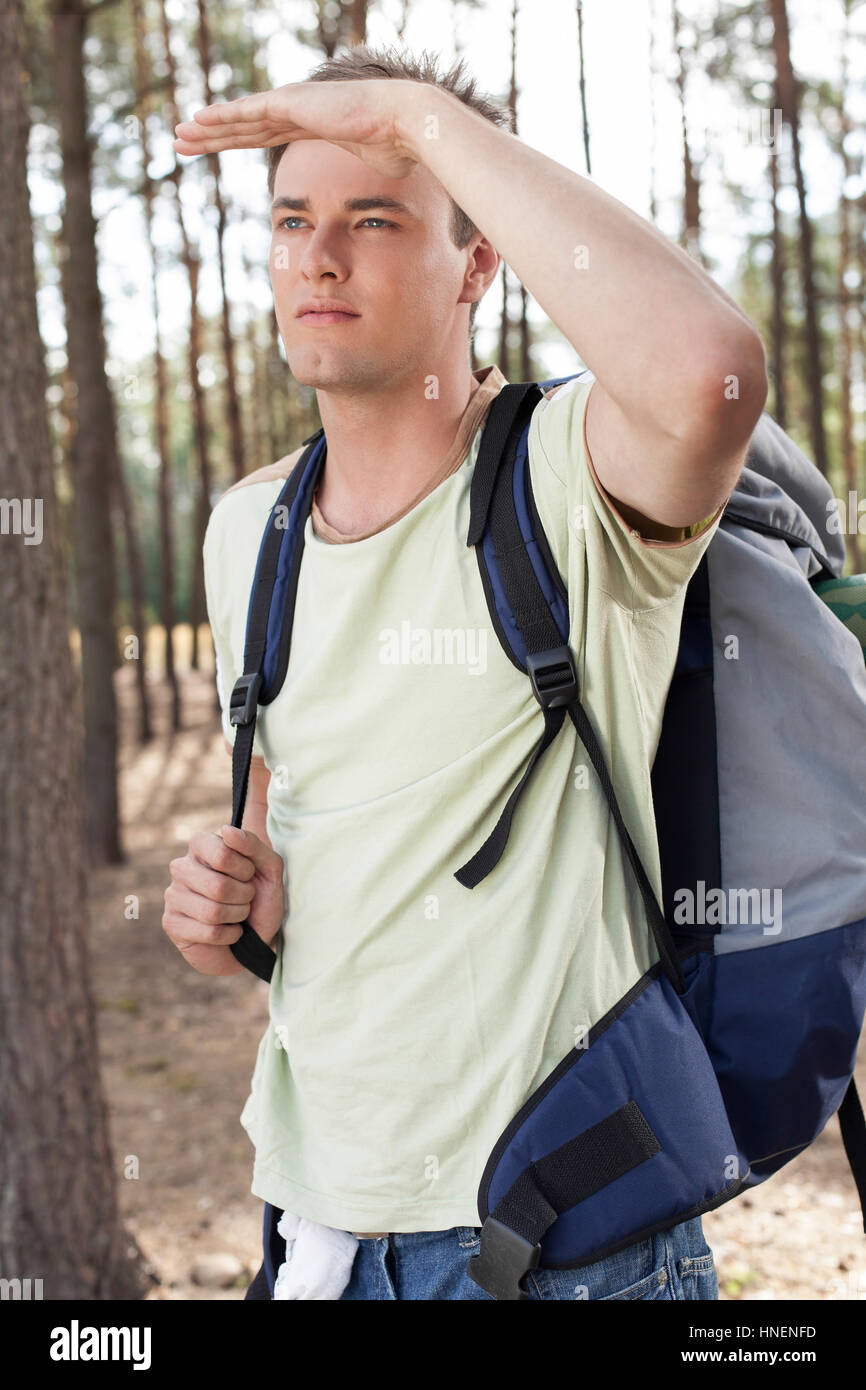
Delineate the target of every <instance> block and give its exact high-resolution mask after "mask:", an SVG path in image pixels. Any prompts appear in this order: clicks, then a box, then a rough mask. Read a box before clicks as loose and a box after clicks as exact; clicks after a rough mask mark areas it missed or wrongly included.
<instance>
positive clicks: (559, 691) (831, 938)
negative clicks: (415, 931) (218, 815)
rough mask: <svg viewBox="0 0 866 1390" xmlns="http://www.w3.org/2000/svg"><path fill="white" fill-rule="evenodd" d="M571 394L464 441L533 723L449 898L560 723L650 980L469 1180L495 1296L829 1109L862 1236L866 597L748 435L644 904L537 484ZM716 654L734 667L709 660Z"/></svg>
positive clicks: (252, 688) (247, 701)
mask: <svg viewBox="0 0 866 1390" xmlns="http://www.w3.org/2000/svg"><path fill="white" fill-rule="evenodd" d="M584 375H588V373H576V374H574V376H575V377H580V376H584ZM572 379H573V378H572V377H562V378H556V379H551V380H548V381H545V382H541V383H532V382H524V383H518V384H512V385H507V386H505V387H504V388H503V389H502V391H501V392H500V394H499V395H498V396H497V397H496V399H495V400H494V401H493V403H492V404H491V407H490V410H489V414H488V417H487V420H486V422H485V426H484V430H483V433H482V438H481V442H480V447H479V452H478V457H477V460H476V464H475V469H474V473H473V477H472V482H471V493H470V524H469V534H468V536H467V544H468V545H471V546H474V547H475V551H476V555H477V558H478V565H479V571H480V574H481V578H482V582H483V587H484V593H485V595H486V598H487V605H488V610H489V614H490V620H491V624H492V626H493V629H494V631H495V633H496V636H497V638H498V639H499V641H500V643H501V644H502V646H503V648H504V650H505V652H506V654H508V655H509V656H510V657H511V659H512V661H513V662H514V663H515V664H516V665H517V666H518V667H519V668H520V669H521V670H523V671H525V672H526V674H527V676H528V678H529V680H530V682H531V685H532V689H533V692H534V695H535V697H536V699H537V701H538V703H539V705H540V707H541V710H542V713H543V717H544V726H543V731H542V732H541V735H540V738H539V742H538V744H537V746H536V748H535V750H534V752H533V754H532V756H531V758H530V760H529V762H528V765H527V767H526V769H525V772H524V774H523V777H522V778H521V780H520V782H519V783H518V785H517V786H516V787H515V789H514V791H513V792H512V794H511V796H510V797H509V798H508V801H507V802H506V803H505V805H504V807H503V808H502V811H501V814H500V816H499V820H498V821H497V823H496V826H495V827H494V829H493V831H492V832H491V834H490V835H489V836H488V838H487V839H486V841H485V842H484V844H483V845H481V846H480V848H479V849H478V850H477V851H476V852H475V853H474V854H473V855H472V857H471V858H470V859H469V860H468V861H467V862H466V863H465V864H464V865H462V866H461V867H460V868H459V869H458V870H457V871H456V873H455V877H456V878H457V880H458V881H459V882H460V883H461V884H463V885H464V886H465V887H466V888H467V889H470V890H471V889H472V888H473V887H475V886H476V885H477V884H478V883H480V882H481V881H482V879H483V878H485V877H486V875H487V874H488V873H490V872H491V871H492V870H493V869H494V868H495V866H496V864H497V862H498V860H499V859H500V857H501V855H502V854H503V852H504V850H505V848H506V845H507V841H508V834H509V830H510V827H511V823H512V820H513V816H514V814H515V809H516V806H517V802H518V800H519V798H520V794H521V792H522V790H523V788H524V787H525V785H526V783H527V780H528V778H529V777H530V776H531V773H532V771H533V768H534V767H535V766H536V764H537V762H538V760H539V758H540V757H541V756H542V754H543V753H544V750H545V749H546V748H547V747H548V746H549V744H550V743H551V742H552V740H553V739H554V738H555V737H556V735H557V734H558V732H559V731H560V729H561V728H562V726H563V724H564V722H565V719H566V717H568V718H570V719H571V720H572V722H573V724H574V726H575V728H576V731H577V735H578V737H579V739H580V740H581V742H582V743H583V745H584V747H585V749H586V752H587V754H588V755H589V758H590V760H591V762H592V764H593V767H594V769H595V772H596V774H597V775H598V777H599V779H600V782H601V785H602V788H603V790H604V794H605V797H606V799H607V802H608V805H609V808H610V813H611V815H612V817H613V820H614V823H615V825H616V828H617V832H618V834H619V836H620V839H621V843H622V845H623V849H624V852H625V856H626V858H627V860H628V863H629V865H630V868H631V871H632V872H633V873H634V875H635V878H636V881H637V884H638V886H639V889H640V893H641V897H642V900H643V903H644V906H645V909H646V917H647V925H648V928H649V930H650V932H651V933H652V937H653V942H654V945H655V949H656V953H657V959H656V960H655V962H654V964H653V965H652V966H651V968H650V969H649V970H648V971H647V973H646V974H645V975H644V976H643V977H642V978H641V979H639V980H638V981H637V982H636V983H635V984H634V985H633V986H632V988H631V989H630V990H629V991H628V993H627V994H626V995H625V996H624V997H623V998H622V999H620V1000H619V1001H618V1002H617V1003H616V1005H615V1006H614V1007H613V1008H612V1009H610V1010H609V1011H608V1013H607V1014H605V1015H604V1017H602V1018H598V1019H596V1020H594V1021H593V1023H592V1026H591V1028H590V1030H589V1032H588V1034H587V1035H586V1037H584V1038H583V1039H582V1040H581V1042H580V1044H579V1045H577V1046H575V1047H572V1048H571V1049H570V1050H569V1053H568V1054H567V1055H566V1056H565V1057H563V1058H562V1060H561V1061H560V1062H559V1064H558V1065H557V1066H556V1067H555V1068H554V1070H553V1071H552V1072H551V1073H550V1074H549V1075H548V1076H547V1077H546V1078H545V1079H544V1081H543V1082H542V1083H541V1084H540V1085H539V1086H538V1087H537V1089H536V1090H535V1091H534V1092H533V1093H532V1094H531V1095H529V1096H528V1098H527V1099H526V1101H525V1102H524V1104H523V1105H522V1106H521V1108H520V1110H519V1111H518V1113H517V1114H516V1115H515V1116H514V1118H513V1119H512V1120H511V1122H510V1124H509V1125H508V1127H507V1128H506V1129H505V1131H504V1132H503V1133H502V1135H501V1136H500V1138H499V1139H498V1140H497V1142H496V1144H495V1146H494V1148H493V1150H492V1152H491V1154H490V1156H489V1158H488V1160H487V1163H486V1166H485V1169H484V1172H483V1174H482V1175H481V1178H480V1184H479V1190H478V1211H479V1216H480V1219H481V1239H480V1247H479V1253H478V1254H477V1255H474V1256H472V1257H471V1258H470V1259H469V1261H468V1264H467V1273H468V1274H469V1276H470V1277H471V1278H472V1279H473V1280H474V1281H475V1282H476V1283H477V1284H479V1285H480V1286H481V1287H482V1288H483V1289H485V1290H486V1291H487V1293H488V1294H489V1295H490V1296H491V1297H493V1298H497V1299H509V1300H510V1299H522V1298H527V1297H528V1295H527V1293H526V1291H525V1289H524V1287H523V1284H522V1282H521V1281H522V1280H523V1277H524V1275H525V1274H526V1273H527V1272H528V1271H529V1270H530V1269H533V1268H536V1267H539V1266H542V1267H546V1268H555V1269H560V1268H579V1267H580V1266H581V1265H586V1264H590V1263H593V1262H595V1261H596V1260H600V1259H603V1258H604V1257H606V1256H607V1255H610V1254H612V1253H613V1252H614V1251H616V1250H619V1249H622V1248H624V1247H626V1246H628V1245H631V1244H633V1243H634V1242H636V1241H638V1240H641V1239H644V1238H646V1237H648V1236H650V1235H652V1234H654V1233H655V1232H658V1231H663V1230H667V1229H669V1228H670V1227H672V1226H674V1225H677V1224H678V1223H680V1222H682V1221H685V1220H688V1219H690V1218H693V1217H695V1216H698V1215H701V1214H702V1213H703V1212H706V1211H710V1210H712V1209H714V1208H715V1207H718V1206H720V1205H721V1204H722V1203H724V1202H726V1201H729V1200H730V1199H731V1198H733V1197H735V1196H737V1195H739V1194H741V1193H743V1192H745V1191H747V1190H748V1189H749V1188H750V1187H753V1186H755V1185H756V1184H758V1183H760V1182H763V1181H764V1180H765V1179H766V1178H768V1177H769V1176H771V1174H773V1173H774V1172H776V1171H777V1170H778V1169H779V1168H781V1167H782V1166H783V1165H784V1164H785V1163H788V1162H790V1160H791V1159H792V1158H794V1157H796V1155H797V1154H799V1153H801V1152H802V1151H803V1150H804V1149H805V1148H806V1147H807V1146H808V1145H809V1144H811V1143H812V1141H813V1140H814V1139H815V1138H816V1137H817V1136H818V1134H819V1133H820V1132H821V1130H822V1129H823V1128H824V1126H825V1125H826V1123H827V1121H828V1120H829V1119H830V1117H831V1116H832V1115H833V1114H834V1113H836V1112H837V1111H838V1113H839V1118H840V1125H841V1129H842V1136H843V1142H844V1145H845V1150H846V1154H847V1157H848V1160H849V1162H850V1165H851V1168H852V1172H853V1174H854V1178H855V1182H856V1184H857V1189H858V1193H859V1196H860V1201H861V1206H862V1208H863V1213H864V1231H866V1122H864V1117H863V1111H862V1108H861V1105H860V1101H859V1098H858V1095H857V1091H856V1087H855V1084H854V1079H853V1072H854V1066H855V1061H856V1054H857V1045H858V1040H859V1036H860V1031H861V1027H862V1023H863V1016H864V1010H866V795H864V789H866V663H864V652H863V649H862V648H861V646H860V642H859V641H858V638H857V635H856V632H857V631H858V630H859V631H866V625H863V619H864V615H866V576H862V575H861V576H855V577H854V579H853V580H851V581H847V580H840V576H841V571H842V568H843V565H844V560H845V546H844V540H843V538H842V536H841V534H827V528H826V526H825V524H824V519H825V518H826V515H827V512H828V504H829V505H832V502H831V500H830V499H831V497H832V494H831V492H830V488H829V485H828V483H827V481H826V480H825V479H824V478H823V476H822V475H821V474H820V472H819V471H818V469H817V468H815V466H814V465H813V464H812V463H811V462H810V461H809V460H808V459H807V458H806V457H805V456H804V455H803V454H802V453H801V451H800V450H799V449H798V448H797V446H796V445H795V444H794V443H793V441H792V440H790V439H789V438H788V437H787V436H786V435H785V434H784V432H783V431H782V430H781V429H780V427H779V426H778V425H777V424H776V422H775V421H774V420H773V419H772V418H771V417H770V416H769V415H767V414H766V413H765V414H764V415H762V417H761V419H760V421H759V422H758V425H757V426H756V428H755V431H754V433H753V436H752V440H751V443H750V448H749V453H748V456H747V460H746V464H745V466H744V468H743V470H742V472H741V475H740V477H739V479H738V482H737V485H736V487H735V489H734V490H733V492H732V494H731V496H730V498H729V500H728V503H727V505H726V507H725V510H724V513H723V516H722V519H721V521H720V523H719V527H718V529H717V531H716V534H715V535H714V536H713V538H712V540H711V541H710V543H709V545H708V547H707V549H706V551H705V553H704V555H703V556H702V558H701V561H700V563H699V565H698V567H697V569H696V570H695V573H694V574H693V576H692V578H691V580H690V581H689V584H688V586H687V588H686V593H685V597H684V605H683V616H682V625H681V631H680V643H679V650H678V655H677V660H676V666H675V669H674V673H673V676H672V679H671V684H670V687H669V690H668V695H667V700H666V704H665V710H664V715H663V722H662V729H661V733H660V737H659V743H658V748H657V752H656V756H655V760H654V763H653V768H652V792H653V802H654V810H655V819H656V830H657V834H658V842H659V853H660V863H661V875H662V889H663V893H662V902H661V903H659V901H658V900H657V898H656V896H655V893H654V891H653V889H652V886H651V884H650V882H649V879H648V877H647V874H646V872H645V870H644V867H643V865H642V863H641V861H640V858H639V856H638V854H637V851H636V849H635V847H634V844H633V842H632V839H631V836H630V834H629V831H628V827H627V826H626V825H625V823H624V820H623V816H622V814H621V811H620V808H619V804H618V801H617V797H616V792H615V789H614V786H613V783H612V781H611V777H610V774H609V772H608V769H607V766H606V763H605V759H604V756H603V753H602V749H601V747H600V745H599V742H598V739H597V737H596V735H595V732H594V730H593V727H592V724H591V721H590V720H589V718H588V716H587V714H586V711H585V710H584V708H583V706H582V704H581V701H580V692H579V689H578V680H577V672H576V667H575V661H574V656H573V654H572V652H571V650H570V648H569V645H568V635H569V633H568V627H569V619H568V608H567V597H568V595H567V589H566V585H565V583H564V581H563V578H562V576H561V575H560V574H559V573H558V571H557V568H556V565H555V563H554V561H553V557H552V554H551V551H550V547H549V544H548V542H547V540H546V537H545V535H544V531H543V528H542V525H541V521H540V518H539V515H538V512H537V509H536V506H535V502H534V499H533V496H532V489H531V484H530V472H529V466H528V452H527V440H528V433H529V421H530V417H531V414H532V411H533V410H534V408H535V406H536V405H537V404H538V402H539V401H540V399H541V392H542V389H547V388H548V387H551V386H554V385H559V384H561V383H562V382H565V381H570V380H572ZM304 444H305V446H306V447H305V449H304V452H303V454H302V455H301V457H300V459H299V460H298V462H297V463H296V465H295V467H294V469H293V470H292V472H291V474H290V476H289V477H288V479H287V481H286V483H285V485H284V487H283V488H282V490H281V492H280V494H279V496H278V498H277V501H276V502H275V503H274V506H273V508H272V510H271V513H270V516H269V519H268V523H267V526H266V528H265V532H264V535H263V538H262V543H261V547H260V550H259V556H258V562H257V566H256V575H255V580H254V584H253V588H252V592H251V595H250V603H249V610H248V614H247V628H246V644H245V650H244V672H243V675H242V676H241V677H240V678H239V680H238V681H237V682H236V684H235V686H234V689H233V690H232V693H231V697H230V709H229V718H230V721H231V723H232V724H234V725H236V726H237V727H236V735H235V745H234V751H233V762H232V784H233V797H232V801H233V805H232V824H233V825H236V826H239V825H240V824H241V821H242V818H243V809H244V802H245V798H246V787H247V780H248V776H249V767H250V759H251V755H252V745H253V738H254V733H255V725H256V715H257V709H258V707H259V706H266V705H267V704H269V703H270V701H272V700H273V699H274V698H275V697H276V695H277V694H278V693H279V690H280V688H281V687H282V684H283V681H284V679H285V675H286V670H287V667H288V661H289V651H290V644H291V632H292V618H293V613H294V604H295V595H296V592H297V584H298V575H299V570H300V564H301V559H302V554H303V546H304V526H305V522H306V518H307V516H308V515H309V511H310V506H311V502H312V495H313V491H314V489H315V486H316V484H317V482H318V480H319V477H320V475H321V471H322V468H323V465H324V460H325V451H326V443H325V438H324V432H323V430H321V429H319V430H317V431H316V432H315V433H314V434H312V435H311V436H310V437H309V438H308V439H306V440H305V441H304ZM840 586H841V587H840ZM825 593H826V597H827V601H826V602H825V601H824V596H823V595H824V594H825ZM834 608H835V610H836V611H834ZM849 610H850V612H851V613H853V617H852V618H851V619H850V622H851V626H850V630H849V627H848V626H846V621H848V619H847V617H846V615H847V614H848V613H849ZM858 623H860V624H861V627H860V628H859V629H858V627H857V624H858ZM732 634H735V635H736V637H737V640H738V642H739V644H740V646H742V647H743V648H745V650H746V651H747V652H748V653H750V654H751V655H750V659H749V660H748V661H747V662H744V663H741V662H739V661H738V660H737V659H728V647H729V646H730V637H731V635H732ZM768 875H769V878H770V886H767V877H768ZM743 885H747V886H746V887H744V886H743ZM781 905H783V907H784V915H783V921H784V927H782V925H780V924H777V920H776V919H777V916H778V911H777V909H778V908H779V907H780V906H781ZM771 909H772V910H771ZM231 949H232V952H233V953H234V955H235V956H236V958H237V959H238V960H239V961H240V962H241V963H242V964H243V965H245V966H246V967H247V968H248V969H250V970H251V971H252V972H253V973H254V974H256V975H258V976H259V977H260V978H261V979H263V980H269V979H270V977H271V974H272V972H273V967H274V961H275V959H276V957H275V955H274V953H273V951H271V949H270V948H269V947H268V946H266V945H265V943H264V942H263V941H262V940H261V939H260V938H259V937H258V936H257V935H256V933H255V932H254V931H253V930H252V928H251V927H250V925H249V923H244V924H243V933H242V936H241V937H240V939H239V940H238V941H237V942H236V943H235V944H234V945H233V946H232V948H231Z"/></svg>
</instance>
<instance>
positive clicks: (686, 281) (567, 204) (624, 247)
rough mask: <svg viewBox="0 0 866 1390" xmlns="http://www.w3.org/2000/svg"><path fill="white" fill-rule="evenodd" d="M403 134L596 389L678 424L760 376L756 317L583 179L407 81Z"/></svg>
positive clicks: (663, 424)
mask: <svg viewBox="0 0 866 1390" xmlns="http://www.w3.org/2000/svg"><path fill="white" fill-rule="evenodd" d="M406 86H407V88H414V91H407V92H406V94H405V95H406V101H405V114H404V115H403V117H402V119H400V121H399V124H400V127H401V131H402V135H403V139H404V140H405V142H406V147H407V148H408V149H409V150H410V151H411V153H412V154H413V156H414V157H415V158H417V159H418V160H419V161H420V162H421V163H423V164H424V165H425V166H426V167H427V168H428V169H429V170H430V171H431V173H433V174H434V175H435V177H436V178H437V179H438V180H439V181H440V183H442V184H443V186H444V187H445V188H446V190H447V191H448V193H450V194H451V196H452V197H453V198H454V200H455V201H456V202H457V203H458V204H459V206H460V207H462V208H463V210H464V211H465V212H466V213H467V215H468V216H469V217H470V218H471V219H472V220H473V222H474V223H475V225H476V226H477V227H478V228H479V229H480V230H481V232H482V233H483V234H484V236H485V237H487V239H488V240H489V241H490V242H492V244H493V245H494V246H495V247H496V249H497V250H498V251H499V253H500V254H501V255H502V257H503V259H504V260H505V261H506V262H507V263H508V265H509V266H510V267H511V268H512V269H513V271H514V273H515V274H516V275H517V276H518V277H519V278H520V280H521V281H522V283H523V284H524V285H525V286H526V288H527V289H528V290H529V291H530V293H531V294H532V295H534V297H535V298H536V299H537V301H538V303H539V304H540V306H541V308H542V309H543V310H544V312H545V313H546V314H547V315H548V317H549V318H550V319H551V320H552V321H553V323H555V324H556V326H557V328H559V330H560V331H561V332H562V333H563V334H564V336H565V337H566V338H567V339H568V341H569V342H570V343H571V344H572V346H573V347H574V348H575V350H576V351H577V352H578V354H579V355H580V357H581V358H582V359H583V361H584V362H585V363H586V364H587V366H588V367H589V368H590V369H591V370H592V372H593V373H594V374H595V376H597V377H598V378H599V380H600V381H601V382H602V384H603V385H604V387H605V390H606V391H607V392H608V393H609V394H610V396H611V397H613V399H614V400H615V401H616V402H617V404H618V405H619V406H620V407H621V409H622V410H623V411H624V412H626V413H627V414H629V415H630V416H631V417H632V418H633V419H634V418H637V419H641V418H642V419H647V420H652V421H653V422H655V423H656V424H657V425H658V426H659V427H660V428H661V429H665V430H670V432H671V433H673V434H676V433H679V425H678V422H679V421H680V420H681V419H682V416H683V413H684V412H685V413H689V414H693V412H694V410H695V405H696V401H697V402H700V401H702V400H705V399H706V398H707V396H708V395H709V397H710V401H709V407H710V408H712V393H713V391H714V390H717V391H718V399H719V401H721V400H723V399H724V391H725V378H726V377H729V375H730V374H735V375H736V376H737V377H738V382H739V392H740V395H743V394H744V393H745V392H747V391H748V389H749V387H750V385H751V384H752V382H753V380H754V383H755V385H756V387H757V388H758V389H760V387H761V383H762V381H763V379H764V357H763V348H762V346H761V343H760V339H759V337H758V335H757V332H756V330H755V328H754V326H753V325H752V324H751V322H750V320H749V319H748V318H747V316H746V315H745V314H744V313H743V312H742V311H741V310H740V309H739V308H738V306H737V305H736V304H734V302H733V300H731V299H730V298H729V297H728V296H727V295H726V294H725V293H724V291H723V290H722V289H721V288H720V287H719V286H718V285H716V284H715V283H714V282H713V280H711V279H710V277H709V276H708V275H707V274H706V273H705V272H704V271H703V270H702V269H701V267H700V266H698V265H697V263H696V262H695V261H694V260H693V259H692V258H691V257H690V256H689V255H687V254H686V252H684V251H682V250H680V248H679V247H677V246H675V245H674V244H673V243H672V242H671V241H670V240H669V239H668V238H667V237H665V236H664V235H663V234H662V233H661V232H659V231H658V230H657V229H656V228H654V227H653V226H651V224H650V223H649V222H647V221H645V220H644V219H643V218H642V217H639V216H638V214H637V213H635V212H633V211H632V210H631V209H630V208H627V207H626V206H625V205H624V204H623V203H621V202H619V201H618V200H617V199H616V198H613V197H611V196H610V195H609V194H607V193H605V192H604V191H603V190H602V189H600V188H599V187H598V186H597V185H596V184H594V183H593V182H592V181H591V180H590V179H587V178H583V177H582V176H581V175H579V174H575V173H573V172H572V171H571V170H569V169H566V168H564V167H563V166H562V165H561V164H558V163H557V162H556V161H555V160H553V159H549V158H548V157H547V156H546V155H543V154H541V153H539V152H538V151H537V150H534V149H532V148H531V147H530V146H529V145H526V144H524V143H523V141H521V140H518V139H516V138H515V137H514V136H513V135H510V134H509V133H508V132H507V131H505V130H502V129H501V128H499V127H497V126H494V125H493V124H492V123H491V122H490V121H488V120H486V119H485V118H484V117H483V116H480V115H479V114H478V113H477V112H475V111H472V110H471V109H470V108H468V107H467V106H466V105H465V104H464V103H462V102H461V101H459V100H458V99H457V98H456V97H453V96H452V95H451V94H450V93H448V92H442V91H440V90H437V89H436V88H433V87H431V86H429V85H423V86H419V85H418V84H406Z"/></svg>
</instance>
